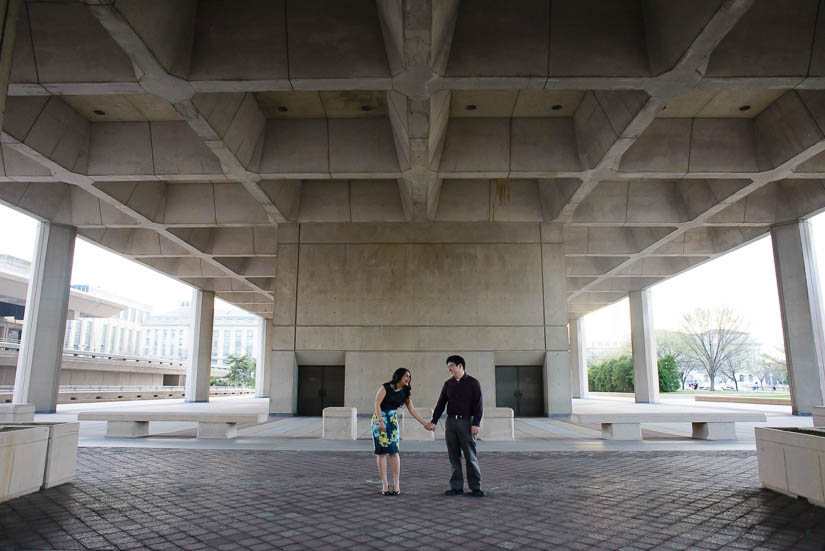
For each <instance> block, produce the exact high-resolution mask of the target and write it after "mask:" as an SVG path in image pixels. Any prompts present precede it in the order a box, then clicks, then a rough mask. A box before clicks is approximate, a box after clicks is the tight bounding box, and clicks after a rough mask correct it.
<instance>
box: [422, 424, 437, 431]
mask: <svg viewBox="0 0 825 551" xmlns="http://www.w3.org/2000/svg"><path fill="white" fill-rule="evenodd" d="M424 428H425V429H427V430H431V431H435V425H434V424H433V423H427V424H426V425H424Z"/></svg>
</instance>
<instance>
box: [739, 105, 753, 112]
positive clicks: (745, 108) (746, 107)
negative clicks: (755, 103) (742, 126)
mask: <svg viewBox="0 0 825 551" xmlns="http://www.w3.org/2000/svg"><path fill="white" fill-rule="evenodd" d="M750 108H751V106H750V105H743V106H742V107H740V108H739V110H740V111H748V110H749V109H750Z"/></svg>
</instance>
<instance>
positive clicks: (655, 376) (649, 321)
mask: <svg viewBox="0 0 825 551" xmlns="http://www.w3.org/2000/svg"><path fill="white" fill-rule="evenodd" d="M628 295H629V297H630V342H631V346H632V348H633V388H634V389H635V394H636V402H637V403H654V402H658V401H659V366H658V364H657V363H656V333H655V332H654V329H653V304H652V297H651V293H650V289H645V290H644V291H631V292H630V293H629V294H628Z"/></svg>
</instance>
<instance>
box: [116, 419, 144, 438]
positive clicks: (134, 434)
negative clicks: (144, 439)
mask: <svg viewBox="0 0 825 551" xmlns="http://www.w3.org/2000/svg"><path fill="white" fill-rule="evenodd" d="M141 436H149V421H106V438H139V437H141Z"/></svg>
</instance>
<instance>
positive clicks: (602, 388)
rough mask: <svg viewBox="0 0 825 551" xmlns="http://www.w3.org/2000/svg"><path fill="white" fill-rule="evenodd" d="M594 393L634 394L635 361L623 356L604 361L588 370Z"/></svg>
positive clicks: (589, 381) (591, 388) (588, 377)
mask: <svg viewBox="0 0 825 551" xmlns="http://www.w3.org/2000/svg"><path fill="white" fill-rule="evenodd" d="M587 379H588V383H589V386H590V390H592V391H593V392H633V359H632V358H631V357H630V356H628V355H626V354H623V355H621V356H619V357H616V358H608V359H604V360H602V361H601V362H599V363H595V364H593V365H591V366H590V368H589V369H588V370H587Z"/></svg>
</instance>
